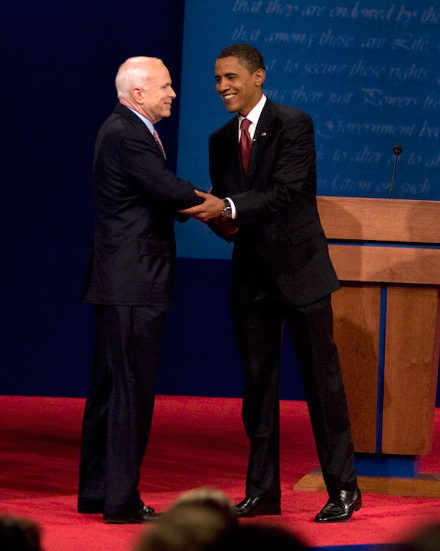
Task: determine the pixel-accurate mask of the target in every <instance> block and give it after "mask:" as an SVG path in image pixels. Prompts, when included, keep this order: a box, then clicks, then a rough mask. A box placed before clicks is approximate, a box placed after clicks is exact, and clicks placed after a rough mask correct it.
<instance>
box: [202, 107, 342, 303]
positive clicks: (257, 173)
mask: <svg viewBox="0 0 440 551" xmlns="http://www.w3.org/2000/svg"><path fill="white" fill-rule="evenodd" d="M209 159H210V175H211V180H212V193H213V194H214V195H217V196H219V197H231V199H232V200H233V201H234V203H235V205H236V208H237V219H236V224H237V225H238V227H239V231H238V232H237V234H235V236H234V237H233V238H232V240H233V241H234V242H235V246H234V253H233V283H235V284H236V283H237V281H238V282H239V281H240V280H242V281H245V280H246V279H248V278H249V277H252V273H250V270H255V268H256V266H258V265H260V266H261V268H262V269H265V270H266V271H267V272H269V273H270V274H271V276H272V278H273V280H274V281H275V282H276V283H277V285H278V287H279V288H280V290H281V291H282V292H283V294H284V295H285V296H286V298H287V299H288V300H289V301H290V302H292V303H293V304H294V305H298V306H299V305H305V304H309V303H311V302H314V301H316V300H318V299H320V298H322V297H324V296H326V295H328V294H330V293H331V292H333V291H335V290H336V289H338V288H339V282H338V280H337V277H336V274H335V272H334V269H333V266H332V264H331V261H330V258H329V256H328V249H327V243H326V239H325V236H324V232H323V229H322V226H321V223H320V220H319V215H318V211H317V207H316V164H315V146H314V131H313V123H312V120H311V118H310V117H309V116H308V115H307V114H306V113H304V112H302V111H300V110H299V109H295V108H292V107H286V106H283V105H279V104H276V103H273V102H272V101H270V100H269V99H268V100H267V101H266V104H265V106H264V108H263V111H262V113H261V116H260V119H259V122H258V125H257V128H256V132H255V135H254V140H253V145H252V152H251V158H250V163H249V170H248V177H247V179H246V178H245V176H244V173H243V170H242V168H241V163H240V157H239V146H238V117H234V118H233V119H232V120H231V121H229V122H228V123H227V124H226V125H224V126H223V127H222V128H220V129H219V130H217V131H216V132H215V133H214V134H213V135H212V136H211V138H210V144H209Z"/></svg>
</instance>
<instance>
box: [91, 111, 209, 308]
mask: <svg viewBox="0 0 440 551" xmlns="http://www.w3.org/2000/svg"><path fill="white" fill-rule="evenodd" d="M93 188H94V215H95V238H94V251H93V259H92V264H91V269H90V274H89V277H88V280H87V286H86V293H85V300H86V301H87V302H92V303H95V304H126V305H168V304H169V303H170V301H171V291H172V284H173V267H174V263H175V239H174V218H175V216H176V213H177V210H178V209H181V208H185V207H190V206H193V205H195V204H198V203H199V202H200V199H199V198H198V197H197V196H196V195H195V193H194V188H193V186H192V184H191V183H190V182H188V181H186V180H181V179H180V178H178V177H177V176H176V175H175V174H174V173H173V172H172V171H171V170H169V169H168V167H167V164H166V161H165V160H164V158H163V156H162V154H161V152H160V150H159V147H158V146H157V144H156V142H155V140H154V138H153V136H152V134H151V132H150V131H149V130H148V128H147V127H146V125H145V124H144V123H143V121H142V120H141V119H140V118H139V117H138V116H137V115H135V114H134V113H133V112H132V111H131V110H130V109H128V108H127V107H125V106H123V105H121V104H118V105H117V106H116V108H115V110H114V112H113V113H112V115H111V116H110V117H109V118H108V119H107V120H106V121H105V123H104V124H103V126H102V127H101V129H100V131H99V133H98V136H97V140H96V148H95V157H94V164H93Z"/></svg>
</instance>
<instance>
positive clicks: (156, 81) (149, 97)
mask: <svg viewBox="0 0 440 551" xmlns="http://www.w3.org/2000/svg"><path fill="white" fill-rule="evenodd" d="M141 95H142V103H141V105H142V107H141V109H142V111H143V113H144V114H145V116H146V117H147V118H148V119H150V121H151V122H152V123H153V124H155V123H156V122H158V121H160V120H161V119H163V118H164V117H169V116H170V115H171V104H172V101H173V99H174V98H175V97H176V93H175V92H174V90H173V88H172V87H171V77H170V73H169V71H168V69H167V68H166V67H165V65H163V64H162V63H160V64H156V65H155V66H154V68H150V71H149V77H148V80H147V84H146V87H145V88H143V89H141Z"/></svg>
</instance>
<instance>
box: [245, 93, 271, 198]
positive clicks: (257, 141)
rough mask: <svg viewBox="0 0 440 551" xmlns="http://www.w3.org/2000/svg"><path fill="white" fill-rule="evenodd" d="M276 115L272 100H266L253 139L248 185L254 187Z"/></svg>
mask: <svg viewBox="0 0 440 551" xmlns="http://www.w3.org/2000/svg"><path fill="white" fill-rule="evenodd" d="M274 118H275V117H274V115H273V111H272V102H271V101H270V100H266V104H265V106H264V107H263V111H262V112H261V115H260V118H259V120H258V124H257V128H256V129H255V134H254V137H253V139H252V150H251V157H250V159H249V168H248V175H247V187H248V188H250V187H253V186H252V185H251V184H252V179H253V177H254V174H255V172H256V169H257V166H258V162H259V160H260V158H261V155H262V153H263V151H264V150H265V148H266V145H267V141H268V139H269V138H270V136H271V128H272V125H273V122H274Z"/></svg>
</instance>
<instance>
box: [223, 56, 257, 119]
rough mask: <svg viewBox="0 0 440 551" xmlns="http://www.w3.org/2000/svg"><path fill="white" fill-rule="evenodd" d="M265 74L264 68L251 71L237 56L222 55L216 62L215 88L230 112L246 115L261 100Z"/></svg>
mask: <svg viewBox="0 0 440 551" xmlns="http://www.w3.org/2000/svg"><path fill="white" fill-rule="evenodd" d="M265 76H266V73H265V71H264V70H263V69H257V70H256V71H255V72H254V73H250V72H249V70H248V69H247V68H246V67H244V66H243V65H241V64H240V62H239V60H238V57H235V56H229V57H222V58H220V59H217V61H216V62H215V80H216V81H217V84H216V87H215V89H216V90H217V92H218V93H219V94H220V96H221V98H222V99H223V101H224V104H225V106H226V109H227V110H228V111H229V112H230V113H239V114H240V115H242V116H244V117H245V116H246V115H248V113H249V112H250V111H251V110H252V109H253V108H254V107H255V106H256V105H257V103H258V102H259V101H260V99H261V96H262V93H263V91H262V84H263V82H264V78H265Z"/></svg>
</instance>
